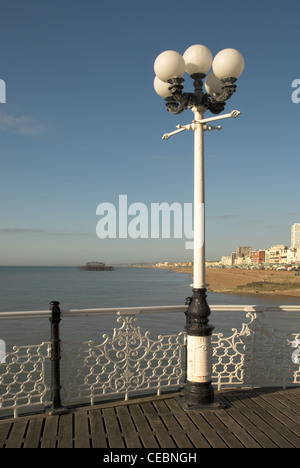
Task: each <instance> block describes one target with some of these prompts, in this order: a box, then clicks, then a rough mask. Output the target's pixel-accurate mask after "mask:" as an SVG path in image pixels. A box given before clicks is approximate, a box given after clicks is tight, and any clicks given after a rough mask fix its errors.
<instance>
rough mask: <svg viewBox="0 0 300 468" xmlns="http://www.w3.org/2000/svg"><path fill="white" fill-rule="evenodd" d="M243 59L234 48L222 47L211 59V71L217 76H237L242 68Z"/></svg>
mask: <svg viewBox="0 0 300 468" xmlns="http://www.w3.org/2000/svg"><path fill="white" fill-rule="evenodd" d="M244 67H245V60H244V57H243V56H242V54H241V53H240V52H239V51H238V50H236V49H224V50H221V52H219V53H218V54H217V55H216V56H215V58H214V61H213V71H214V74H215V75H216V77H217V78H219V79H222V78H228V77H233V78H238V77H239V76H240V75H241V74H242V73H243V70H244Z"/></svg>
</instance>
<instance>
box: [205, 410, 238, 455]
mask: <svg viewBox="0 0 300 468" xmlns="http://www.w3.org/2000/svg"><path fill="white" fill-rule="evenodd" d="M201 413H202V416H203V417H204V418H205V419H206V421H207V422H208V423H209V424H210V425H211V427H213V428H214V430H215V431H216V432H217V434H218V435H219V436H220V437H221V438H222V439H223V440H224V442H225V444H226V445H227V447H229V448H244V446H243V444H242V443H241V441H240V440H239V439H238V438H237V437H236V436H235V435H234V434H233V433H232V432H231V431H230V430H229V429H228V428H227V427H226V426H225V424H224V423H223V422H222V421H221V420H220V419H219V418H218V412H215V411H211V410H208V409H203V410H202V412H201Z"/></svg>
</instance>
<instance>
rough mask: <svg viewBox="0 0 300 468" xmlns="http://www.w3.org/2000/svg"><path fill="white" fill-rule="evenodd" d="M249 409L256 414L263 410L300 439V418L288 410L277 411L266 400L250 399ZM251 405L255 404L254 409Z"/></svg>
mask: <svg viewBox="0 0 300 468" xmlns="http://www.w3.org/2000/svg"><path fill="white" fill-rule="evenodd" d="M251 403H252V404H251V409H254V411H255V410H256V412H260V409H261V408H263V409H264V410H265V411H266V412H267V413H270V415H271V416H273V417H274V418H275V419H277V420H278V421H279V422H280V423H282V424H283V425H284V426H286V427H287V428H288V429H289V430H290V431H292V432H293V433H295V434H296V435H297V436H298V437H300V418H299V416H297V415H295V414H294V413H293V411H291V410H290V408H285V407H284V408H283V409H282V408H281V409H280V411H278V408H277V407H275V406H273V404H270V403H269V402H268V401H267V400H265V399H264V398H263V401H261V400H260V399H258V398H252V399H251ZM253 404H256V405H257V407H255V406H254V405H253Z"/></svg>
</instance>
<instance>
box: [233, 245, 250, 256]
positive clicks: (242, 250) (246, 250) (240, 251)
mask: <svg viewBox="0 0 300 468" xmlns="http://www.w3.org/2000/svg"><path fill="white" fill-rule="evenodd" d="M251 252H252V247H237V249H236V251H235V253H236V258H238V257H249V256H250V254H251Z"/></svg>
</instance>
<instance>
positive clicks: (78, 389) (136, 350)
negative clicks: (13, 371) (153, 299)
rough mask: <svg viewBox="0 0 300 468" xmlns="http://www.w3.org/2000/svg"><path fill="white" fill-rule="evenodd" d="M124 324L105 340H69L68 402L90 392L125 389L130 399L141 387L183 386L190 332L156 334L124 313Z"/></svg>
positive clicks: (121, 318)
mask: <svg viewBox="0 0 300 468" xmlns="http://www.w3.org/2000/svg"><path fill="white" fill-rule="evenodd" d="M117 321H118V323H119V324H120V325H121V326H120V327H119V328H115V329H114V332H113V336H112V337H109V336H108V335H103V338H104V341H103V342H102V343H100V344H96V343H95V342H93V341H89V342H86V343H81V344H77V345H76V344H74V343H64V345H63V348H62V355H63V359H65V362H66V374H65V375H66V378H65V380H64V381H63V390H64V392H65V399H66V402H69V401H72V400H78V399H82V398H86V397H88V398H89V399H90V402H91V404H93V402H94V400H95V399H96V398H101V397H103V396H106V395H112V394H123V395H125V399H127V398H128V396H129V394H130V393H132V392H137V391H142V390H144V391H146V390H152V391H153V390H156V391H157V393H158V394H159V393H160V391H161V389H163V388H169V387H175V388H176V387H177V388H178V386H180V385H181V384H182V383H183V381H184V376H185V369H184V366H183V365H182V362H183V353H184V347H185V334H184V333H179V334H176V335H163V336H158V338H157V340H153V339H151V338H150V332H149V331H146V332H145V333H144V334H142V332H141V329H140V327H134V322H135V321H136V317H135V316H128V315H127V316H119V317H118V319H117Z"/></svg>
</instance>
